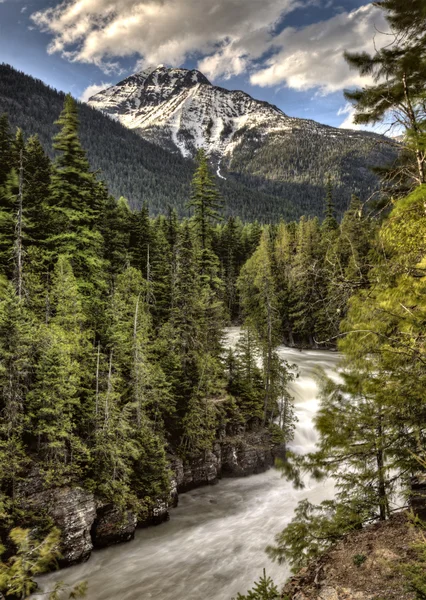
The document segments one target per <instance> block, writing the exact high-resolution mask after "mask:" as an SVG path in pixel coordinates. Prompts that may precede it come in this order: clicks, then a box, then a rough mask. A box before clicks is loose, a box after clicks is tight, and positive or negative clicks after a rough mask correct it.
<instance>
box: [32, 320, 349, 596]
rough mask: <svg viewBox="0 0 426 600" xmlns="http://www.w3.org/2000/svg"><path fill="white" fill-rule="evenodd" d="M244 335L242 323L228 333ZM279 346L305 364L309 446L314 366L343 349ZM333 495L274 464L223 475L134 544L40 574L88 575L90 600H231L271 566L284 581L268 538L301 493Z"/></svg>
mask: <svg viewBox="0 0 426 600" xmlns="http://www.w3.org/2000/svg"><path fill="white" fill-rule="evenodd" d="M237 335H238V330H237V328H235V330H232V331H230V332H229V334H228V338H229V337H232V336H234V337H236V336H237ZM229 343H232V340H230V341H229ZM279 353H280V356H281V358H283V359H285V360H288V361H289V362H290V363H296V364H298V366H299V369H300V376H299V378H298V379H297V380H295V381H294V382H293V383H292V384H291V391H292V394H293V396H294V398H295V404H296V413H297V416H298V419H299V421H298V424H297V429H296V435H295V439H294V442H293V444H292V449H293V450H295V451H299V452H300V451H302V452H303V451H304V452H306V451H309V450H311V449H312V448H313V447H314V445H315V440H316V434H315V431H314V429H313V424H312V419H313V417H314V415H315V413H316V410H317V408H318V400H317V385H316V382H315V378H314V372H315V369H316V367H323V368H324V369H325V370H326V371H327V372H328V373H330V374H331V373H332V372H333V370H334V367H335V366H336V364H337V361H338V355H337V354H336V353H329V352H326V351H321V350H316V351H306V352H300V351H298V350H294V349H289V348H285V347H281V348H280V349H279ZM332 495H333V484H332V482H330V481H325V482H322V483H319V482H315V481H311V480H307V481H306V487H305V489H304V490H294V489H293V487H292V485H291V483H289V482H287V481H286V480H285V479H283V478H282V477H281V474H280V473H279V472H278V471H276V470H275V469H269V470H268V471H266V472H264V473H262V474H258V475H253V476H251V477H245V478H239V479H222V480H221V481H219V483H218V485H215V486H208V487H202V488H199V489H193V490H191V491H189V492H187V493H184V494H182V495H181V496H180V498H179V505H178V507H177V508H173V509H171V519H170V520H169V521H168V522H166V523H164V524H163V525H161V526H160V527H154V528H152V527H151V528H148V529H138V530H137V531H136V534H135V539H134V540H132V541H130V543H128V544H124V545H123V544H120V545H118V546H112V547H110V548H106V549H104V550H99V551H96V552H94V553H93V554H92V556H91V558H90V560H89V561H88V562H87V563H83V564H80V565H76V566H73V567H70V568H69V569H66V570H64V571H60V572H55V573H51V574H50V575H47V576H45V577H43V578H41V580H40V586H41V589H42V590H43V591H46V590H49V589H51V588H52V587H53V585H54V582H56V581H60V580H64V581H65V582H66V583H74V582H77V581H81V580H85V579H86V580H87V581H88V584H89V591H88V596H87V598H88V600H117V599H118V598H119V599H120V600H136V599H137V598H143V599H144V600H145V598H146V599H156V600H200V598H208V599H209V600H230V598H231V597H232V596H236V594H237V593H238V592H245V591H246V590H247V589H248V587H250V585H251V583H252V582H253V580H254V579H256V578H258V576H259V575H260V574H261V573H262V569H263V568H264V567H265V568H266V569H267V573H268V574H270V575H271V576H272V577H273V578H274V579H275V580H276V582H277V584H279V585H282V584H284V582H285V580H286V579H287V577H288V575H289V572H288V569H287V568H286V567H283V566H279V565H277V564H275V563H272V562H271V561H270V560H269V558H268V557H267V556H266V554H265V552H264V549H265V547H266V545H267V544H270V543H272V542H273V538H274V535H275V534H276V533H278V532H279V531H281V530H282V529H283V527H284V526H285V525H286V524H287V523H288V522H289V521H290V520H291V518H292V516H293V512H294V508H295V507H296V505H297V503H298V501H299V500H301V499H303V498H306V497H309V499H310V500H311V501H312V502H314V503H318V502H321V501H322V500H324V499H326V498H330V497H332ZM43 597H44V596H42V595H41V594H40V595H38V596H36V598H37V599H39V600H42V598H43Z"/></svg>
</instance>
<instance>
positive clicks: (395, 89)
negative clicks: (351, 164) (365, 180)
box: [345, 0, 426, 187]
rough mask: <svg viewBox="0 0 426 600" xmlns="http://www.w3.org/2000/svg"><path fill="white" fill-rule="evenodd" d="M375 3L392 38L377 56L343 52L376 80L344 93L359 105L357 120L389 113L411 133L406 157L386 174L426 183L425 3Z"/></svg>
mask: <svg viewBox="0 0 426 600" xmlns="http://www.w3.org/2000/svg"><path fill="white" fill-rule="evenodd" d="M377 4H378V6H380V7H381V8H382V9H383V10H384V11H385V13H386V18H387V20H388V22H389V24H390V26H391V31H392V35H393V39H391V41H390V43H389V44H386V45H385V46H384V47H383V48H381V49H380V50H378V51H377V52H376V53H375V54H374V55H369V54H367V53H365V52H363V53H350V52H346V53H345V58H346V60H347V62H348V63H349V65H350V66H351V67H353V68H355V69H357V70H358V71H359V73H360V74H361V75H371V76H372V77H373V79H374V82H375V84H374V85H371V86H367V87H365V88H363V89H357V90H354V91H346V92H345V96H346V98H347V99H348V100H350V101H351V102H352V103H353V104H354V106H355V117H354V120H355V123H359V124H368V123H377V122H379V121H382V120H383V119H384V118H385V117H386V116H387V115H390V116H391V118H393V119H394V123H397V124H398V125H399V126H401V125H402V127H403V128H404V129H405V130H406V131H407V132H409V134H410V135H409V137H408V138H407V140H406V143H405V155H407V154H408V155H409V158H408V161H407V160H404V154H403V156H402V161H400V162H399V163H397V164H396V165H393V166H392V168H391V169H390V171H389V172H388V175H387V177H388V180H390V181H391V182H392V181H393V180H395V179H397V180H398V181H399V182H400V183H401V184H402V186H403V187H404V185H405V186H407V185H408V186H409V187H412V186H413V182H414V184H415V185H418V184H422V183H425V182H426V179H425V177H426V170H425V160H426V159H425V148H424V135H425V118H426V113H425V107H424V86H425V81H426V44H425V39H426V36H425V30H424V27H423V28H422V24H424V22H425V18H424V9H423V7H422V6H421V2H409V3H403V2H400V1H398V0H389V1H388V0H384V1H383V2H378V3H377ZM414 15H416V19H413V16H414ZM407 174H408V176H407ZM407 179H408V182H407Z"/></svg>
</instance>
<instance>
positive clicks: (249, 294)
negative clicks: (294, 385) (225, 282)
mask: <svg viewBox="0 0 426 600" xmlns="http://www.w3.org/2000/svg"><path fill="white" fill-rule="evenodd" d="M271 250H272V248H271V239H270V232H269V229H267V228H265V229H264V231H263V233H262V237H261V240H260V244H259V246H258V248H257V250H256V252H255V253H254V254H253V256H252V257H251V258H250V259H249V260H248V261H247V263H246V264H245V265H244V267H243V268H242V269H241V274H240V278H239V282H238V285H239V289H240V293H241V303H242V307H243V310H244V312H245V315H246V317H247V319H246V323H247V325H248V326H249V327H253V329H254V330H255V331H256V334H257V336H258V339H259V340H260V343H261V346H262V354H263V371H264V382H265V393H264V415H263V423H264V424H265V423H266V420H267V417H268V414H269V411H270V410H271V404H272V402H273V398H272V371H273V353H274V348H275V346H276V345H277V342H278V336H279V332H280V322H279V311H278V306H277V291H276V287H275V281H274V278H273V274H272V261H271Z"/></svg>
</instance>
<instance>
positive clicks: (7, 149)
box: [0, 114, 13, 188]
mask: <svg viewBox="0 0 426 600" xmlns="http://www.w3.org/2000/svg"><path fill="white" fill-rule="evenodd" d="M12 168H13V159H12V134H11V132H10V127H9V120H8V118H7V115H6V114H3V115H0V188H2V187H3V186H4V184H5V183H6V178H7V176H8V175H9V172H10V170H11V169H12Z"/></svg>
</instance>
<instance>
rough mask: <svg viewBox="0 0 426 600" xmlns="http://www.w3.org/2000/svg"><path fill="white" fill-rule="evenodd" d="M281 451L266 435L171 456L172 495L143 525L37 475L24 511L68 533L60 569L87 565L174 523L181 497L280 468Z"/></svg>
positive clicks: (25, 490) (24, 497)
mask: <svg viewBox="0 0 426 600" xmlns="http://www.w3.org/2000/svg"><path fill="white" fill-rule="evenodd" d="M280 450H281V448H280V447H279V446H276V445H274V444H273V443H272V441H271V438H270V435H269V433H268V432H267V431H265V430H260V431H257V432H248V433H244V434H239V435H235V436H232V437H224V438H223V439H221V440H220V441H217V442H215V444H214V446H213V448H212V450H211V451H208V452H205V454H204V455H202V456H194V457H192V458H191V459H188V460H186V461H183V460H182V459H181V458H179V457H177V456H172V455H171V456H170V457H169V458H170V469H171V493H170V498H168V499H158V501H157V502H156V504H155V505H154V506H153V507H152V508H151V510H150V511H149V514H148V515H146V516H145V517H144V518H143V519H141V520H138V518H137V516H136V515H135V514H134V513H133V512H132V511H131V510H125V511H123V510H122V509H120V508H119V507H117V506H115V505H114V504H111V503H108V502H105V501H103V500H102V499H101V498H98V497H96V496H95V495H94V494H93V493H92V492H90V491H88V490H86V489H84V487H78V486H77V487H60V488H48V489H46V488H45V487H44V486H43V483H42V479H41V478H40V476H38V475H37V474H36V473H32V474H31V475H30V476H29V477H28V478H27V480H26V482H25V485H23V486H22V487H21V489H20V497H21V505H22V507H23V508H24V509H25V510H26V511H27V512H28V511H31V513H33V514H34V515H37V516H43V517H46V518H48V519H49V520H50V521H51V522H52V523H53V524H54V525H56V526H57V527H59V528H60V530H61V531H62V549H61V552H62V558H61V560H60V561H59V564H60V566H68V565H71V564H74V563H77V562H81V561H84V560H87V559H88V558H89V556H90V554H91V551H92V549H93V548H102V547H105V546H109V545H111V544H115V543H119V542H125V541H129V540H131V539H132V538H133V537H134V535H135V531H136V528H137V527H147V526H150V525H158V524H160V523H162V522H164V521H166V520H168V519H169V509H170V508H171V507H173V506H176V505H177V503H178V497H179V494H180V493H183V492H186V491H188V490H190V489H193V488H195V487H200V486H203V485H208V484H213V483H216V482H217V481H218V480H219V479H220V478H221V477H244V476H247V475H252V474H254V473H261V472H262V471H265V470H267V469H268V468H269V467H271V466H272V465H273V464H274V460H275V457H276V456H278V455H279V454H280Z"/></svg>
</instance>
